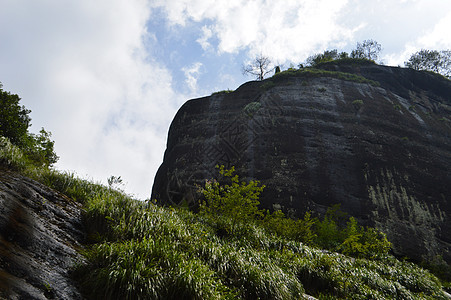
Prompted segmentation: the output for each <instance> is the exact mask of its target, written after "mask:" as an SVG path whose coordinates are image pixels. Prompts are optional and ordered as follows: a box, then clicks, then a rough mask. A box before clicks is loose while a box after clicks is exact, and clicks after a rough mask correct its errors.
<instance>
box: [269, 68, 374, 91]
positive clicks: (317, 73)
mask: <svg viewBox="0 0 451 300" xmlns="http://www.w3.org/2000/svg"><path fill="white" fill-rule="evenodd" d="M291 77H301V78H309V77H331V78H337V79H342V80H347V81H354V82H359V83H368V84H371V85H372V86H376V87H378V86H380V83H379V82H377V81H374V80H370V79H366V78H365V77H363V76H360V75H356V74H352V73H345V72H337V71H326V70H321V69H316V68H300V69H297V70H296V69H291V70H286V71H282V72H280V73H277V74H275V75H274V76H272V77H271V79H270V80H268V81H266V82H265V83H264V84H263V85H262V88H264V87H265V85H266V84H269V83H271V87H272V86H274V85H275V83H276V82H279V81H282V80H284V79H287V78H291Z"/></svg>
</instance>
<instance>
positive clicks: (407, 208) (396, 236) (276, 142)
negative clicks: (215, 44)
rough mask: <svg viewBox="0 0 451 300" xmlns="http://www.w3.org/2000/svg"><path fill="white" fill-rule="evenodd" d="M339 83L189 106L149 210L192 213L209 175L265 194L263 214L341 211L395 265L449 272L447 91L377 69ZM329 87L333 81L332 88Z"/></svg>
mask: <svg viewBox="0 0 451 300" xmlns="http://www.w3.org/2000/svg"><path fill="white" fill-rule="evenodd" d="M323 68H324V69H327V70H330V71H341V72H348V73H353V74H358V75H361V76H363V77H365V78H367V79H371V80H374V81H377V82H378V83H379V85H374V84H369V83H359V82H357V81H355V80H354V81H353V80H345V79H340V78H341V77H340V76H317V75H315V76H313V75H307V76H305V75H303V76H288V77H278V78H270V79H268V80H265V81H263V82H248V83H245V84H243V85H242V86H241V87H239V88H238V89H237V90H236V91H235V92H233V93H224V94H216V95H212V96H209V97H204V98H200V99H194V100H190V101H188V102H186V103H185V104H184V105H183V106H182V107H181V108H180V110H179V111H178V113H177V115H176V116H175V118H174V120H173V122H172V124H171V127H170V130H169V134H168V141H167V149H166V152H165V157H164V161H163V163H162V165H161V166H160V168H159V170H158V173H157V175H156V178H155V181H154V186H153V190H152V198H153V199H157V201H159V202H160V203H163V204H166V205H179V204H188V205H195V201H196V199H197V197H198V195H197V194H196V193H197V191H196V190H197V187H196V185H199V184H200V185H202V184H203V182H204V180H205V179H211V178H214V177H216V174H217V171H216V170H215V165H217V164H224V165H226V166H232V165H233V166H235V167H236V168H237V170H238V173H239V174H240V175H241V176H242V178H247V179H258V180H260V181H261V182H262V183H263V184H265V185H266V186H267V187H266V189H265V190H264V192H263V193H262V195H261V199H260V200H261V205H262V206H263V207H265V208H281V209H282V210H283V211H284V212H286V213H288V214H290V215H292V216H295V217H296V216H302V215H303V213H304V212H305V211H307V210H310V211H314V212H317V213H319V214H321V213H324V212H325V210H326V209H327V207H329V206H331V205H333V204H337V203H341V207H342V209H343V210H344V211H346V212H348V213H349V214H350V215H353V216H356V217H357V218H358V220H359V221H360V222H362V223H363V224H367V225H371V226H376V227H378V228H379V229H381V230H383V231H384V232H386V233H387V234H388V237H389V239H390V240H391V241H392V242H393V243H394V245H395V249H394V251H395V253H396V254H398V255H407V256H409V257H412V258H415V259H418V260H421V259H422V258H424V257H432V256H435V255H441V256H443V258H444V259H445V260H446V261H447V262H448V263H450V262H451V255H450V254H451V252H450V251H451V247H450V245H451V219H450V213H451V209H450V206H451V205H450V196H451V173H450V170H451V123H450V122H451V121H450V120H451V81H449V80H447V79H444V78H442V77H440V76H437V75H434V74H431V73H427V72H418V71H414V70H410V69H403V68H395V67H386V66H378V65H337V64H328V65H325V66H323ZM334 77H335V78H334Z"/></svg>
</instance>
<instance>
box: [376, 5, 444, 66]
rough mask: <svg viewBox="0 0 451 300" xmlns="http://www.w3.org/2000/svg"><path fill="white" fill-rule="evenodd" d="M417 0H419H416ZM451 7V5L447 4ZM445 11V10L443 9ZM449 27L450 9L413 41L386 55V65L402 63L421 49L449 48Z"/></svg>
mask: <svg viewBox="0 0 451 300" xmlns="http://www.w3.org/2000/svg"><path fill="white" fill-rule="evenodd" d="M417 2H419V0H417ZM449 7H450V9H451V5H449ZM445 13H446V11H445ZM450 28H451V11H448V12H447V14H446V15H445V16H444V17H442V18H440V19H439V20H438V21H436V23H435V24H434V25H433V26H432V28H431V29H429V30H424V31H423V32H422V34H421V35H420V36H418V37H417V38H416V39H415V40H414V41H410V42H408V43H406V44H405V45H404V47H403V48H402V49H400V51H398V52H395V53H390V54H388V55H386V57H385V60H386V61H387V64H388V65H396V64H399V65H401V66H403V65H404V62H405V61H407V60H408V59H409V57H410V56H411V55H412V54H413V53H415V52H417V51H420V50H421V49H428V50H449V49H451V35H450V34H449V29H450Z"/></svg>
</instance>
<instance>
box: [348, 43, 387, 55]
mask: <svg viewBox="0 0 451 300" xmlns="http://www.w3.org/2000/svg"><path fill="white" fill-rule="evenodd" d="M381 51H382V46H381V44H379V43H378V42H376V41H374V40H364V41H363V42H362V43H357V47H356V49H354V50H352V52H351V57H352V58H366V59H369V60H377V59H378V58H379V53H380V52H381Z"/></svg>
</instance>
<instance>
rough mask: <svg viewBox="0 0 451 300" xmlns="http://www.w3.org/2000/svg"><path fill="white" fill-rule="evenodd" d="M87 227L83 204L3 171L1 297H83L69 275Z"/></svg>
mask: <svg viewBox="0 0 451 300" xmlns="http://www.w3.org/2000/svg"><path fill="white" fill-rule="evenodd" d="M82 230H83V228H82V223H81V207H80V205H79V204H78V203H75V202H74V201H72V200H70V199H69V198H67V197H65V196H63V195H61V194H59V193H57V192H55V191H53V190H51V189H49V188H48V187H45V186H43V185H41V184H39V183H37V182H35V181H33V180H31V179H28V178H26V177H23V176H20V175H18V174H15V173H12V172H9V171H5V170H2V169H0V299H27V300H28V299H82V296H81V294H80V293H79V292H78V290H77V287H76V285H75V284H74V282H73V281H72V280H71V278H70V274H69V270H70V268H72V267H73V265H74V264H75V263H76V262H77V261H79V260H80V259H81V257H80V255H79V254H78V253H77V251H76V249H80V245H81V244H80V242H81V241H82V239H83V231H82Z"/></svg>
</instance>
